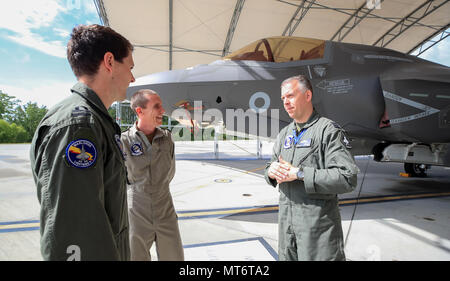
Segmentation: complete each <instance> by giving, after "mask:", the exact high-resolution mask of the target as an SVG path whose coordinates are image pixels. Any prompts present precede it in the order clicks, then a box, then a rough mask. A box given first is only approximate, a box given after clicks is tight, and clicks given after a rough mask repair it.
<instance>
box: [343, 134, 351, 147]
mask: <svg viewBox="0 0 450 281" xmlns="http://www.w3.org/2000/svg"><path fill="white" fill-rule="evenodd" d="M341 142H342V144H343V145H344V146H345V147H346V148H347V149H351V148H352V145H351V144H350V141H349V140H348V139H347V137H346V136H345V133H342V137H341Z"/></svg>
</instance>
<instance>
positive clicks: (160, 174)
mask: <svg viewBox="0 0 450 281" xmlns="http://www.w3.org/2000/svg"><path fill="white" fill-rule="evenodd" d="M122 143H123V147H124V151H125V154H126V161H125V164H126V166H127V170H128V182H129V185H128V208H129V210H128V214H129V219H130V247H131V260H151V256H150V252H149V250H150V248H151V246H152V245H153V242H155V241H156V251H157V255H158V260H172V261H173V260H178V261H180V260H181V261H182V260H184V252H183V245H182V242H181V237H180V231H179V228H178V217H177V214H176V212H175V208H174V206H173V201H172V196H171V195H170V190H169V184H170V181H171V180H172V179H173V177H174V175H175V144H174V142H173V140H172V136H171V134H170V132H169V131H167V130H163V129H160V128H156V132H155V136H154V137H153V140H152V143H150V141H149V140H148V138H147V136H146V135H145V134H144V133H143V132H141V131H139V130H138V129H137V127H136V124H134V126H133V127H131V128H130V129H128V130H127V131H125V132H123V133H122Z"/></svg>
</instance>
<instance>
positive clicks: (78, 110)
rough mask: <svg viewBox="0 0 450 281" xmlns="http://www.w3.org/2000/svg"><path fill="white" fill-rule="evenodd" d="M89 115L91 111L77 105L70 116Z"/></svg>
mask: <svg viewBox="0 0 450 281" xmlns="http://www.w3.org/2000/svg"><path fill="white" fill-rule="evenodd" d="M79 116H91V112H90V111H89V109H88V108H87V107H86V106H82V105H80V106H77V107H75V108H74V109H73V110H72V117H79Z"/></svg>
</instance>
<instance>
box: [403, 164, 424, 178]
mask: <svg viewBox="0 0 450 281" xmlns="http://www.w3.org/2000/svg"><path fill="white" fill-rule="evenodd" d="M420 165H421V164H415V163H405V166H404V167H405V172H407V173H408V174H410V175H411V176H413V177H419V178H423V177H426V176H427V173H426V169H421V168H420Z"/></svg>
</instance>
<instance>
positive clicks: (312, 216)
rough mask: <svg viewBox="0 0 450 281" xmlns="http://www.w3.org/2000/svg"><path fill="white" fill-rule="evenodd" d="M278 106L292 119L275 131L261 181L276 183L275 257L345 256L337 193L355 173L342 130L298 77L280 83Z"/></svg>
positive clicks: (354, 179) (349, 186)
mask: <svg viewBox="0 0 450 281" xmlns="http://www.w3.org/2000/svg"><path fill="white" fill-rule="evenodd" d="M281 86H282V89H281V99H282V101H283V105H284V108H285V110H286V112H287V113H288V114H289V116H290V117H291V118H292V119H293V120H294V121H293V122H292V123H291V124H290V125H288V126H286V127H285V128H283V129H282V130H281V132H280V133H279V134H278V137H277V141H276V142H275V145H274V147H273V155H272V159H271V161H270V162H269V163H267V165H266V170H265V178H266V181H267V182H268V183H269V184H271V185H273V186H274V187H275V186H276V185H277V183H278V184H279V191H280V203H279V205H280V208H279V216H278V218H279V229H278V230H279V238H278V239H279V240H278V255H279V259H280V260H345V254H344V239H343V233H342V226H341V217H340V213H339V207H338V198H337V194H341V193H346V192H351V191H352V190H354V189H355V187H356V183H357V173H358V172H359V169H358V167H357V166H356V164H355V161H354V159H353V157H352V155H351V154H350V152H349V151H348V148H350V144H349V142H348V140H347V138H346V136H345V133H344V131H343V129H342V128H341V127H340V126H339V125H338V124H336V123H335V122H333V121H331V120H329V119H327V118H324V117H320V116H319V114H318V113H317V112H316V111H315V110H314V108H313V105H312V103H311V100H312V87H311V83H310V82H309V80H308V79H307V78H306V77H305V76H303V75H300V76H294V77H291V78H288V79H286V80H285V81H283V83H282V84H281Z"/></svg>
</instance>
